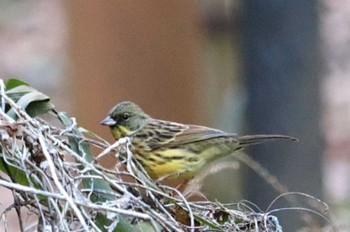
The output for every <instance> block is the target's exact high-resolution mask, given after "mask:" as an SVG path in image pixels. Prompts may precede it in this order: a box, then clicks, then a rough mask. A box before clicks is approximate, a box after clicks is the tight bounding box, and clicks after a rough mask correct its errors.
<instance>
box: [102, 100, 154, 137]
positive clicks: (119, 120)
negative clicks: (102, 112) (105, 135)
mask: <svg viewBox="0 0 350 232" xmlns="http://www.w3.org/2000/svg"><path fill="white" fill-rule="evenodd" d="M149 118H150V117H149V116H148V115H147V114H145V113H144V112H143V111H142V109H141V108H140V107H139V106H138V105H136V104H135V103H133V102H128V101H125V102H121V103H119V104H117V105H115V106H114V107H113V108H112V109H111V110H110V111H109V113H108V116H107V117H106V118H105V119H103V120H102V122H101V123H100V124H101V125H104V126H109V127H110V128H111V130H112V133H113V135H114V137H122V135H124V136H125V135H126V136H127V135H130V134H132V133H134V132H135V131H136V130H138V129H140V128H141V127H142V126H143V125H144V124H145V123H146V122H147V120H148V119H149Z"/></svg>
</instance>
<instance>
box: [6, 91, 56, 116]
mask: <svg viewBox="0 0 350 232" xmlns="http://www.w3.org/2000/svg"><path fill="white" fill-rule="evenodd" d="M6 94H7V95H8V96H9V97H10V98H11V99H12V100H14V101H15V102H16V103H17V104H18V105H19V106H20V107H22V108H23V109H25V110H26V112H27V113H28V114H29V115H30V116H31V117H35V116H38V115H41V114H45V113H47V112H49V111H50V110H52V109H54V105H53V104H52V103H51V102H50V97H48V96H47V95H45V94H43V93H41V92H39V91H37V90H36V89H34V88H32V87H30V86H26V85H20V86H16V87H14V88H12V89H10V90H7V91H6ZM7 114H8V115H9V116H10V117H12V118H16V117H17V115H16V113H15V111H14V110H13V109H12V108H11V109H9V110H8V111H7Z"/></svg>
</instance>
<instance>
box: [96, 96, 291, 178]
mask: <svg viewBox="0 0 350 232" xmlns="http://www.w3.org/2000/svg"><path fill="white" fill-rule="evenodd" d="M101 124H102V125H105V126H109V127H110V129H111V132H112V135H113V137H114V138H115V139H116V140H118V139H120V138H122V137H125V136H128V137H129V138H130V141H131V152H132V153H133V155H134V157H135V159H136V160H137V161H138V162H140V164H141V165H142V166H143V167H144V169H145V170H146V171H147V173H148V174H149V175H150V177H152V178H154V179H157V178H160V177H168V176H169V177H173V178H182V179H185V180H188V179H191V178H192V177H193V176H195V175H196V173H197V172H198V171H200V170H201V169H202V168H203V167H204V166H205V165H206V164H208V163H209V162H210V161H212V160H214V159H217V158H220V157H224V156H227V155H229V154H232V153H233V152H235V151H237V150H240V149H242V148H244V147H247V146H250V145H254V144H258V143H262V142H266V141H270V140H275V139H284V140H296V139H295V138H293V137H290V136H284V135H245V136H239V135H236V134H232V133H228V132H224V131H221V130H217V129H212V128H208V127H204V126H196V125H187V124H181V123H176V122H170V121H164V120H158V119H154V118H152V117H150V116H149V115H147V114H146V113H144V112H143V110H142V109H141V108H140V107H139V106H137V105H136V104H135V103H132V102H121V103H119V104H117V105H116V106H114V107H113V108H112V109H111V111H110V112H109V114H108V116H107V117H106V118H105V119H104V120H103V121H102V122H101Z"/></svg>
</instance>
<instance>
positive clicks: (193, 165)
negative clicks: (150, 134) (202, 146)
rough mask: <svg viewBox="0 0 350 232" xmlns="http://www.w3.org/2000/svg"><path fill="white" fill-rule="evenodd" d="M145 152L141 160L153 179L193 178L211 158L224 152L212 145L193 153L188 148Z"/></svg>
mask: <svg viewBox="0 0 350 232" xmlns="http://www.w3.org/2000/svg"><path fill="white" fill-rule="evenodd" d="M154 153H155V154H156V155H155V154H153V155H150V154H145V155H146V156H148V157H149V158H150V159H147V158H146V157H142V158H141V161H142V163H143V166H144V168H145V170H146V171H147V173H148V174H149V175H150V177H151V178H152V179H158V178H160V177H167V178H169V179H173V178H181V179H191V178H193V177H194V176H195V175H196V174H197V173H198V172H199V171H200V170H201V169H202V168H203V167H204V166H205V165H206V164H207V163H208V162H209V161H210V160H212V159H214V158H215V157H220V155H221V154H222V153H221V151H220V149H219V148H218V147H210V148H208V149H206V150H204V151H202V152H201V153H199V154H198V153H193V152H190V151H188V150H186V149H180V148H178V149H167V150H162V151H155V152H154Z"/></svg>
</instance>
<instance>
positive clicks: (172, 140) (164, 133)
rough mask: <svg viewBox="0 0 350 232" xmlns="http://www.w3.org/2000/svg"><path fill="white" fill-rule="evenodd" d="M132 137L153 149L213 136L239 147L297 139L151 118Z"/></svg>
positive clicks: (179, 144)
mask: <svg viewBox="0 0 350 232" xmlns="http://www.w3.org/2000/svg"><path fill="white" fill-rule="evenodd" d="M133 138H134V139H142V142H143V143H146V144H147V146H146V147H144V149H147V148H149V149H150V150H155V149H159V148H163V147H176V146H181V145H184V144H189V143H193V142H199V141H204V140H209V139H214V138H230V140H229V141H230V142H231V143H236V144H237V143H238V144H239V147H238V148H237V149H240V148H244V147H247V146H250V145H255V144H259V143H263V142H268V141H273V140H280V139H281V140H292V141H297V139H295V138H293V137H289V136H285V135H244V136H239V135H236V134H232V133H228V132H224V131H221V130H216V129H212V128H209V127H204V126H196V125H185V124H180V123H175V122H169V121H163V120H157V119H151V120H150V121H149V122H148V123H147V124H146V125H145V126H144V127H143V128H142V129H141V130H139V131H138V132H136V133H135V134H134V135H133Z"/></svg>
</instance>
